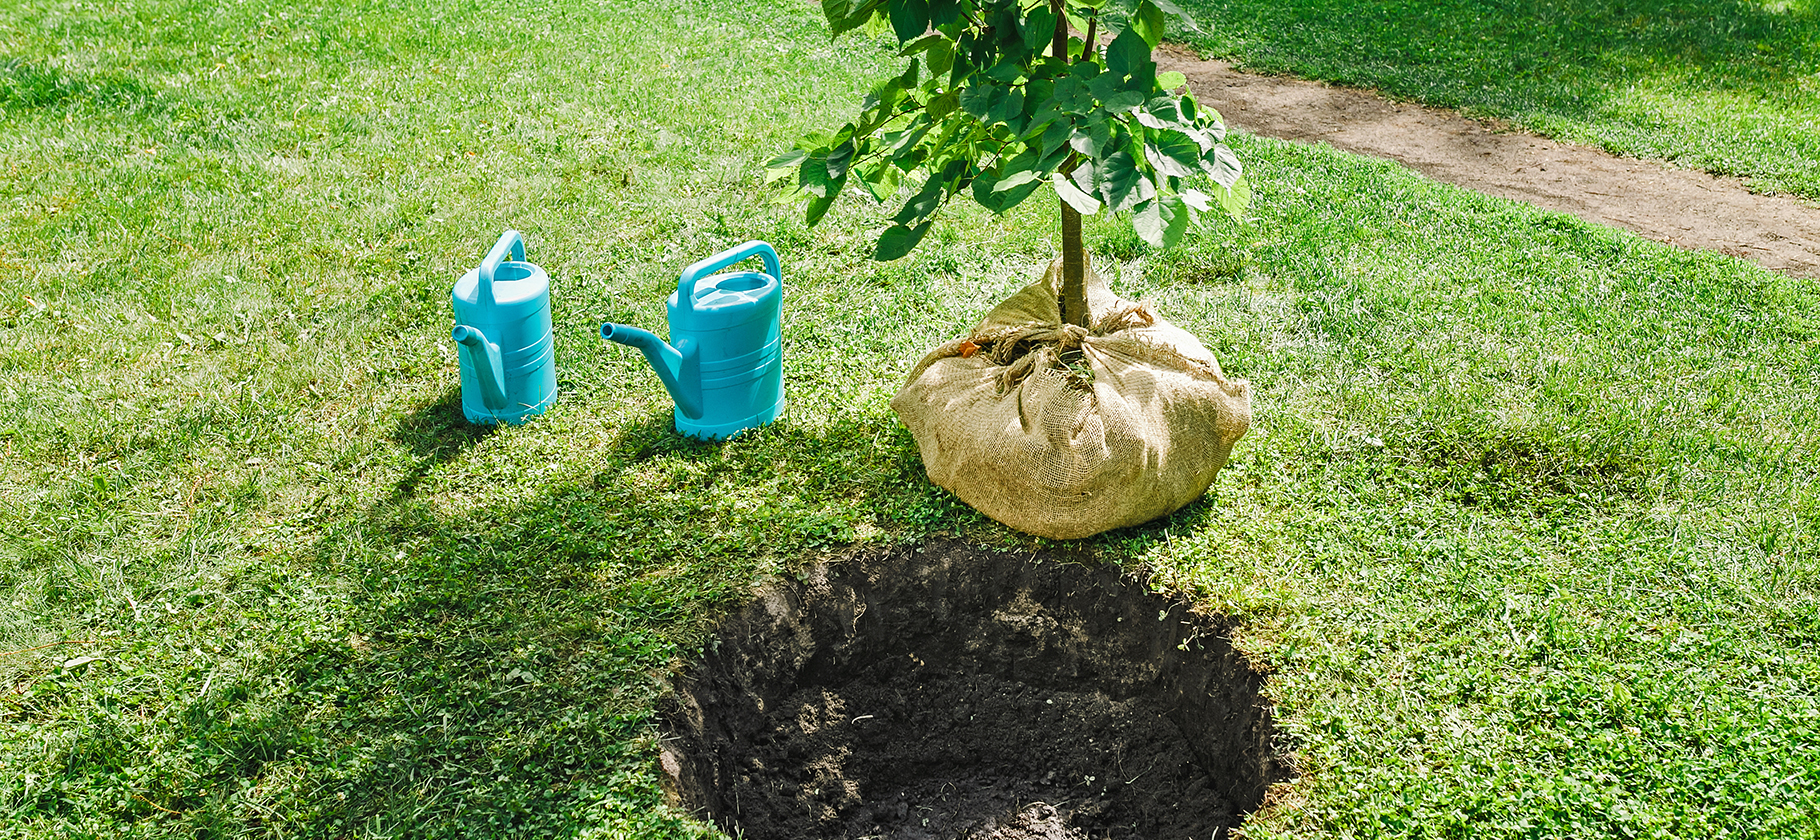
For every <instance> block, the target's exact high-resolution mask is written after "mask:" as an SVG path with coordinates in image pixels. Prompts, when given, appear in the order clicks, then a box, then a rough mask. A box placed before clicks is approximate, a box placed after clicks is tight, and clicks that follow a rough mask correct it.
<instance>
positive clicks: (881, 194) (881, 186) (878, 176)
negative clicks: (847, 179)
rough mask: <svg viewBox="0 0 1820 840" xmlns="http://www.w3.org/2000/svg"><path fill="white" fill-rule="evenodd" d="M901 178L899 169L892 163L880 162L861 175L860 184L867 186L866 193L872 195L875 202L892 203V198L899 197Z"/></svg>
mask: <svg viewBox="0 0 1820 840" xmlns="http://www.w3.org/2000/svg"><path fill="white" fill-rule="evenodd" d="M900 178H901V175H900V174H899V172H898V169H897V167H895V166H892V165H891V162H890V161H880V162H878V163H877V164H874V165H873V166H872V167H871V168H870V170H869V171H867V172H863V173H861V175H860V183H863V184H865V185H866V192H869V193H871V194H872V198H873V199H874V200H876V201H890V200H891V197H892V196H895V195H897V187H898V183H899V181H900Z"/></svg>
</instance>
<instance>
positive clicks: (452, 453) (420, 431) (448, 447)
mask: <svg viewBox="0 0 1820 840" xmlns="http://www.w3.org/2000/svg"><path fill="white" fill-rule="evenodd" d="M497 431H499V427H498V426H497V425H483V424H476V423H469V422H468V419H467V417H466V416H464V415H463V414H462V413H461V388H460V387H459V386H457V387H455V388H451V389H450V390H448V391H447V392H445V393H444V394H443V395H442V396H441V397H438V398H437V399H435V400H434V401H432V402H427V403H424V404H423V405H421V406H418V407H417V410H416V411H413V412H411V413H410V414H407V415H405V416H404V419H402V420H399V421H398V425H397V426H395V427H393V429H392V434H391V438H392V440H394V441H396V442H398V443H400V444H402V445H403V446H404V447H405V448H406V449H409V450H410V451H411V454H412V455H413V456H415V457H416V458H417V464H416V465H415V466H413V467H412V468H411V471H410V472H409V473H408V474H406V475H405V477H404V478H402V479H399V481H398V491H399V492H400V493H405V494H409V493H411V492H412V491H414V490H416V489H417V484H418V482H420V481H422V480H423V477H424V476H426V475H429V474H430V472H431V471H432V470H434V469H436V468H437V467H440V466H442V465H444V464H447V463H448V462H450V461H452V460H454V459H456V458H458V457H460V456H461V454H462V453H463V452H466V451H468V450H469V449H470V448H472V447H473V446H474V445H475V444H477V443H480V442H481V441H483V440H486V439H487V438H488V437H490V436H491V435H492V434H493V433H494V432H497Z"/></svg>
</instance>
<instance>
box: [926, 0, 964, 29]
mask: <svg viewBox="0 0 1820 840" xmlns="http://www.w3.org/2000/svg"><path fill="white" fill-rule="evenodd" d="M960 19H961V4H960V2H959V0H930V3H929V25H930V26H934V27H937V28H940V27H943V26H947V25H948V24H950V23H953V22H955V21H957V20H960Z"/></svg>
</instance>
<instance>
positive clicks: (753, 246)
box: [676, 239, 784, 301]
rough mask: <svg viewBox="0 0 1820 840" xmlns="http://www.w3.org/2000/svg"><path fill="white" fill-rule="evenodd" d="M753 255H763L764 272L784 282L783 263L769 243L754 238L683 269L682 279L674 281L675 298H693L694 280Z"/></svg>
mask: <svg viewBox="0 0 1820 840" xmlns="http://www.w3.org/2000/svg"><path fill="white" fill-rule="evenodd" d="M753 257H763V258H764V260H765V273H766V274H769V275H771V276H772V277H775V278H777V282H779V283H782V282H784V269H783V264H782V263H780V262H778V259H777V252H776V251H773V250H771V246H770V245H767V244H765V243H763V242H760V241H758V240H756V239H754V240H752V241H751V242H747V243H746V244H744V245H741V246H739V247H737V248H731V249H728V250H725V251H722V252H720V253H718V254H715V255H714V256H712V257H709V258H707V259H705V260H702V261H701V262H698V263H696V264H694V265H692V266H689V267H688V268H685V269H683V273H682V279H680V280H677V281H676V299H677V300H682V301H687V300H694V299H695V281H697V280H700V279H701V277H702V275H704V274H707V273H708V272H710V271H714V270H716V269H721V268H726V267H727V266H730V265H732V264H734V263H736V262H740V261H742V260H748V259H751V258H753Z"/></svg>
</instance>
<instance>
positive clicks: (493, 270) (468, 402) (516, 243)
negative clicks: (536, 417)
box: [449, 230, 556, 423]
mask: <svg viewBox="0 0 1820 840" xmlns="http://www.w3.org/2000/svg"><path fill="white" fill-rule="evenodd" d="M508 255H510V256H511V257H512V259H513V260H514V262H506V257H507V256H508ZM524 258H525V240H524V237H522V236H519V235H518V231H515V230H508V231H506V232H505V234H504V235H503V236H501V237H499V242H498V244H495V245H494V246H493V250H492V251H489V252H487V258H486V259H485V260H482V261H481V263H480V267H479V268H476V269H474V270H473V271H470V272H468V273H467V274H464V275H462V276H461V279H460V280H457V281H455V289H454V291H453V292H451V293H450V295H449V297H450V299H451V300H452V302H453V303H454V306H455V333H454V336H453V337H454V339H455V341H456V343H457V344H458V345H459V347H458V348H457V350H456V352H457V355H459V356H460V357H461V413H462V414H465V415H467V417H468V421H469V422H473V423H523V422H524V421H525V420H526V419H527V418H529V417H530V416H531V415H533V414H541V413H543V410H544V409H546V408H549V407H550V404H551V403H554V402H556V348H555V345H554V343H553V342H552V341H551V335H550V275H548V274H545V273H544V270H543V269H541V268H538V267H537V266H534V265H532V264H530V263H528V262H525V261H524Z"/></svg>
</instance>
